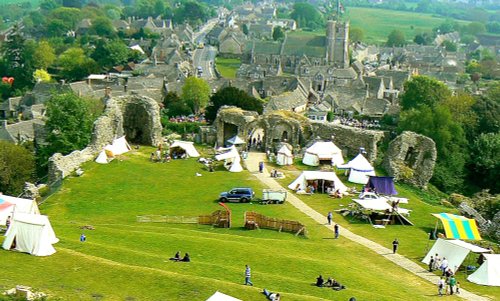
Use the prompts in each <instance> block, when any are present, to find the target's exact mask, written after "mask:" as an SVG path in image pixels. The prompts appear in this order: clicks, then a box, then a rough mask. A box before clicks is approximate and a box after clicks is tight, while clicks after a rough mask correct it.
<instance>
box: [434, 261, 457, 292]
mask: <svg viewBox="0 0 500 301" xmlns="http://www.w3.org/2000/svg"><path fill="white" fill-rule="evenodd" d="M434 270H440V271H441V273H442V275H441V278H440V279H439V281H438V283H437V285H438V293H439V295H440V296H442V295H443V292H444V293H445V294H448V293H449V294H450V295H453V293H456V294H460V282H458V281H457V280H456V279H455V275H454V272H453V270H452V269H451V267H450V266H449V263H448V260H447V259H446V257H443V258H440V257H439V254H437V253H436V255H434V256H431V259H430V260H429V272H433V271H434Z"/></svg>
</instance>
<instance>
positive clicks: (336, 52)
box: [326, 20, 349, 69]
mask: <svg viewBox="0 0 500 301" xmlns="http://www.w3.org/2000/svg"><path fill="white" fill-rule="evenodd" d="M326 60H327V62H328V65H333V66H334V67H336V68H341V69H344V68H349V22H345V23H342V22H340V21H333V20H328V21H327V22H326Z"/></svg>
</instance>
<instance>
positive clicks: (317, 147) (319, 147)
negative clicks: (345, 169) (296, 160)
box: [302, 141, 344, 166]
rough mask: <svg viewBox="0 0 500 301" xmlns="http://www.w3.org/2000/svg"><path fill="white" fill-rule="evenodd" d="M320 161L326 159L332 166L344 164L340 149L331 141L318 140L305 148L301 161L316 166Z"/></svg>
mask: <svg viewBox="0 0 500 301" xmlns="http://www.w3.org/2000/svg"><path fill="white" fill-rule="evenodd" d="M321 161H328V163H331V164H332V165H334V166H337V165H341V164H344V158H343V157H342V151H341V150H340V148H338V147H337V146H336V145H335V144H333V142H331V141H325V142H323V141H318V142H316V143H314V144H313V145H311V146H310V147H309V148H307V149H306V152H305V154H304V158H303V159H302V163H304V164H305V165H309V166H318V165H319V164H320V162H321Z"/></svg>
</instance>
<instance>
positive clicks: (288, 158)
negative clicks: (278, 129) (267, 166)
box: [276, 145, 293, 165]
mask: <svg viewBox="0 0 500 301" xmlns="http://www.w3.org/2000/svg"><path fill="white" fill-rule="evenodd" d="M276 163H277V164H278V165H292V164H293V155H292V152H291V151H290V149H289V148H288V147H287V146H286V145H283V146H282V147H281V148H280V149H279V151H278V155H277V156H276Z"/></svg>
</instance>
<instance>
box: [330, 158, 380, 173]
mask: <svg viewBox="0 0 500 301" xmlns="http://www.w3.org/2000/svg"><path fill="white" fill-rule="evenodd" d="M338 168H342V169H354V170H356V171H359V172H370V171H373V170H374V169H373V166H372V165H371V164H370V162H369V161H368V160H367V159H366V158H365V157H364V156H363V155H362V154H358V155H357V156H356V157H355V158H354V159H352V160H351V161H349V162H347V164H343V165H340V166H338Z"/></svg>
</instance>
